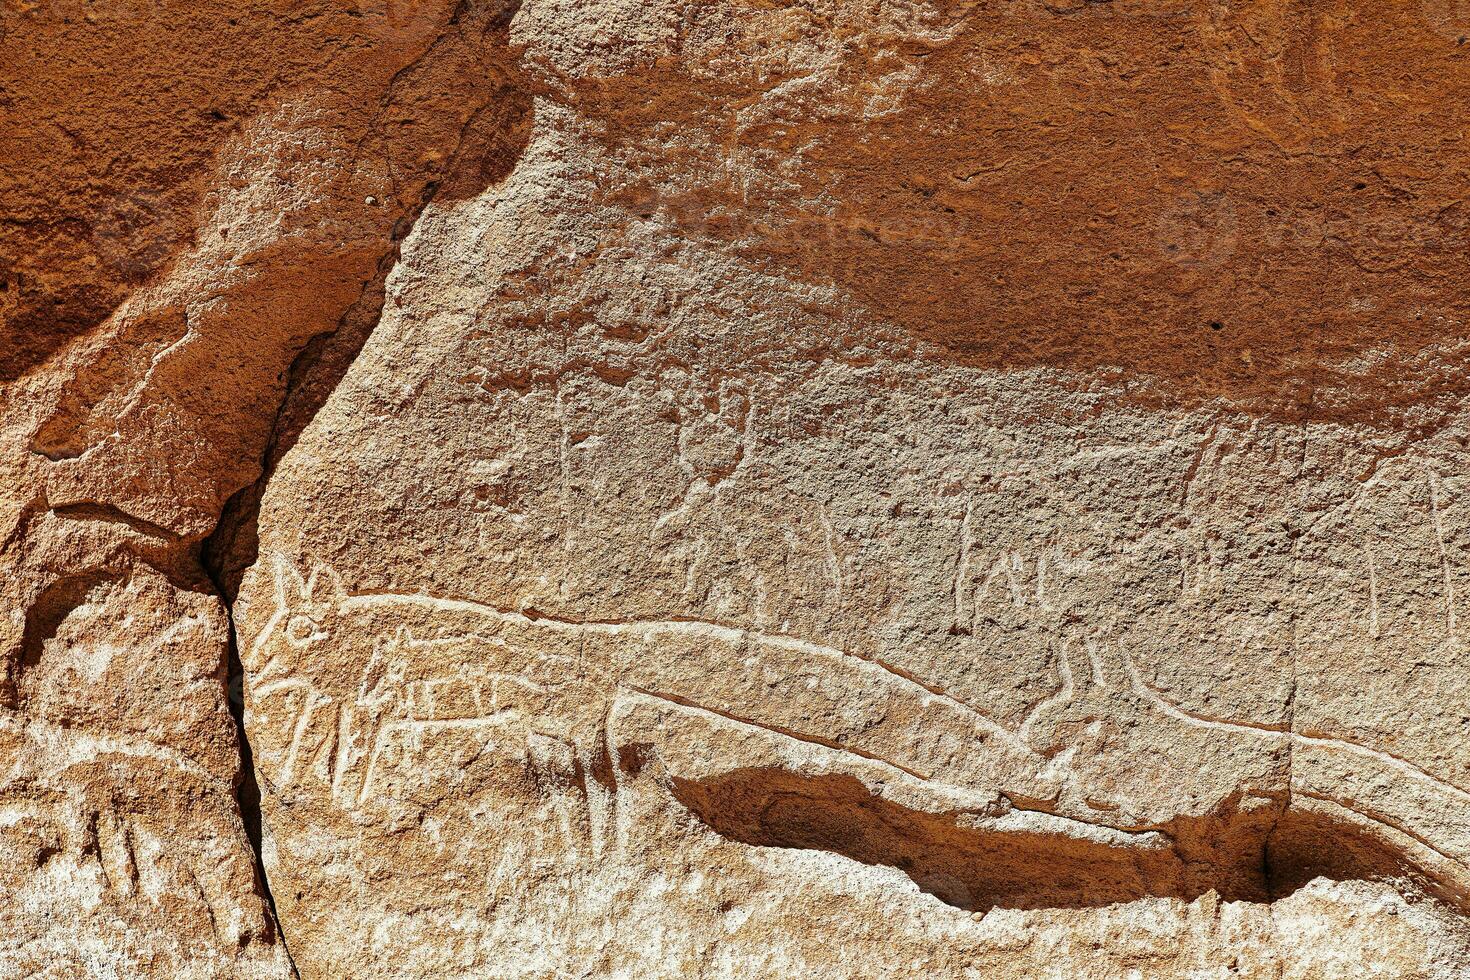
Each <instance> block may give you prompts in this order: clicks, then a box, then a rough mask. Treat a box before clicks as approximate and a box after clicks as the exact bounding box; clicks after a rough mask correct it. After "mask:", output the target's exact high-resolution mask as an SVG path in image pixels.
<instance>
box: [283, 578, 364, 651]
mask: <svg viewBox="0 0 1470 980" xmlns="http://www.w3.org/2000/svg"><path fill="white" fill-rule="evenodd" d="M271 574H272V576H273V578H274V582H275V593H276V610H277V614H278V617H279V623H280V625H279V627H278V629H279V631H280V634H281V636H282V637H283V638H284V640H285V642H286V644H287V645H289V646H291V647H293V648H295V649H298V650H300V649H305V648H307V647H313V646H317V645H319V644H322V643H325V642H327V641H329V640H331V639H332V638H333V636H335V635H336V633H337V629H336V627H337V619H338V616H339V611H340V609H341V606H342V603H343V601H344V600H346V598H347V590H346V589H345V588H344V587H343V585H342V578H341V576H339V575H338V574H337V572H336V570H334V569H333V568H332V567H331V566H330V565H324V564H318V565H317V566H315V568H313V569H312V572H311V576H310V577H309V578H306V579H303V578H302V577H301V573H300V572H299V571H298V570H297V569H296V566H295V565H293V564H292V563H291V562H290V561H288V560H287V559H286V558H285V556H283V555H280V554H277V555H274V556H273V557H272V559H271Z"/></svg>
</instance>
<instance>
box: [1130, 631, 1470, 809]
mask: <svg viewBox="0 0 1470 980" xmlns="http://www.w3.org/2000/svg"><path fill="white" fill-rule="evenodd" d="M1123 660H1124V663H1126V664H1127V666H1128V673H1129V674H1130V675H1131V677H1132V679H1133V686H1134V689H1135V690H1137V691H1138V693H1139V694H1141V695H1142V696H1143V697H1145V698H1147V699H1148V700H1149V701H1151V702H1152V703H1153V704H1154V705H1155V706H1156V707H1158V709H1159V710H1160V711H1162V712H1163V713H1164V714H1166V715H1168V716H1169V717H1171V718H1174V719H1176V720H1178V721H1181V722H1183V723H1184V724H1186V725H1192V726H1194V727H1197V728H1214V729H1221V730H1224V731H1232V732H1240V733H1244V734H1247V735H1255V736H1258V737H1260V736H1267V737H1273V736H1274V737H1276V738H1280V739H1282V740H1283V741H1288V740H1289V741H1291V742H1294V743H1296V744H1298V745H1310V746H1313V747H1316V748H1322V749H1331V750H1340V751H1343V752H1350V753H1352V754H1354V755H1359V756H1364V757H1366V758H1371V759H1374V760H1376V761H1378V762H1380V763H1382V764H1383V765H1386V766H1389V767H1390V768H1392V769H1396V770H1398V771H1399V772H1402V773H1404V774H1405V775H1407V776H1409V777H1410V778H1413V779H1419V780H1423V781H1425V782H1428V783H1431V784H1433V785H1435V786H1437V787H1439V788H1440V789H1443V790H1446V791H1448V792H1449V793H1451V794H1453V795H1456V796H1459V797H1461V798H1463V799H1465V800H1470V791H1467V790H1464V789H1461V788H1460V787H1459V786H1456V785H1455V784H1454V783H1451V782H1447V781H1446V780H1444V779H1441V778H1440V777H1439V776H1436V775H1434V774H1433V773H1431V772H1429V771H1428V770H1426V769H1421V768H1420V767H1419V766H1416V765H1414V763H1412V762H1409V761H1408V760H1407V759H1401V758H1399V757H1398V756H1396V755H1391V754H1390V753H1388V752H1385V751H1383V750H1381V749H1374V748H1370V747H1368V746H1366V745H1362V744H1360V743H1358V742H1352V741H1348V740H1347V739H1343V738H1329V737H1327V736H1324V735H1309V734H1305V733H1302V732H1294V731H1289V730H1288V729H1287V728H1286V727H1285V726H1283V725H1264V724H1254V723H1251V722H1243V721H1228V720H1221V719H1218V718H1211V717H1208V716H1206V715H1200V714H1196V713H1192V712H1189V711H1185V710H1184V709H1182V708H1180V707H1178V706H1177V705H1175V704H1173V703H1171V702H1169V701H1167V700H1165V699H1164V698H1163V697H1162V696H1161V695H1160V694H1159V693H1158V691H1156V690H1155V689H1154V688H1152V687H1151V686H1149V685H1148V684H1147V683H1145V682H1144V680H1143V678H1142V677H1141V676H1140V675H1139V673H1138V666H1137V665H1136V664H1135V663H1134V662H1133V657H1132V656H1131V655H1130V654H1129V653H1128V652H1127V651H1126V650H1124V651H1123Z"/></svg>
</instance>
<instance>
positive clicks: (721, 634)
mask: <svg viewBox="0 0 1470 980" xmlns="http://www.w3.org/2000/svg"><path fill="white" fill-rule="evenodd" d="M389 603H403V604H409V605H422V606H427V607H429V608H432V609H439V610H445V611H459V612H467V613H472V614H474V615H479V616H489V617H492V618H495V619H499V620H500V621H501V622H505V623H512V624H515V625H518V626H524V627H539V628H542V629H549V630H562V631H567V632H582V633H593V634H603V635H611V636H617V635H624V634H631V635H634V636H640V637H644V638H647V637H652V636H658V635H690V636H702V637H707V638H709V639H713V640H718V641H720V642H722V643H729V644H732V645H738V644H740V643H743V642H746V641H754V642H756V643H759V644H764V645H766V646H770V647H774V648H776V649H781V650H788V651H790V652H793V653H801V654H806V655H809V656H818V657H829V658H832V657H840V658H844V659H847V660H852V661H856V662H857V663H859V664H863V665H866V666H867V667H870V668H872V669H874V670H878V671H881V672H883V673H884V674H886V675H888V676H889V677H891V678H894V679H897V680H899V681H902V682H903V683H904V684H905V685H909V686H912V687H916V688H918V689H919V690H921V691H923V692H924V693H925V694H926V695H928V696H930V697H933V698H936V699H939V700H942V701H944V702H946V703H948V704H951V705H953V706H955V707H958V708H960V709H961V710H963V711H965V712H966V713H968V714H970V715H971V716H973V717H974V718H975V720H976V721H977V722H978V723H979V724H980V726H981V727H983V728H984V729H985V730H986V731H987V732H989V733H990V734H992V735H995V736H996V737H997V738H999V739H1001V740H1002V741H1004V742H1005V743H1006V744H1007V745H1010V746H1011V747H1013V748H1016V749H1019V750H1022V751H1025V752H1027V753H1028V754H1029V753H1030V750H1029V749H1028V748H1027V747H1026V745H1025V743H1023V742H1022V741H1021V740H1020V739H1019V738H1017V737H1016V735H1015V733H1014V732H1012V731H1010V730H1009V729H1007V728H1005V727H1004V726H1003V725H1001V724H999V723H998V722H996V721H994V720H993V719H991V718H989V717H987V716H986V715H984V714H983V713H981V712H980V711H978V710H977V709H976V708H974V707H973V706H971V705H968V704H966V703H965V702H963V701H960V700H959V699H957V698H955V697H954V696H952V695H950V694H947V693H945V692H944V691H943V690H942V689H940V688H937V687H931V686H929V685H927V684H925V683H923V682H921V681H919V680H918V679H917V678H915V677H914V676H913V675H911V674H909V673H907V672H906V671H903V670H901V669H899V668H896V667H894V666H892V665H890V664H887V663H884V662H882V661H881V660H877V659H869V658H868V657H863V656H860V655H858V654H855V653H851V652H849V651H847V650H841V649H838V648H836V647H829V646H824V645H822V644H819V643H814V642H812V641H810V640H803V639H800V638H798V637H793V636H785V635H782V634H773V633H761V632H757V631H754V630H748V629H740V628H737V627H734V626H726V625H724V624H721V623H714V622H710V621H708V620H701V619H694V618H689V619H662V620H659V619H649V620H571V619H561V618H556V617H551V616H546V615H541V614H537V615H534V616H532V615H529V614H527V613H524V612H519V611H512V610H506V609H498V608H496V607H494V606H488V605H484V604H483V603H478V602H471V601H468V600H464V599H444V598H440V597H438V596H431V595H425V594H422V593H414V594H404V593H393V592H370V593H361V594H358V595H352V596H348V597H346V598H345V599H343V600H342V604H341V605H342V608H343V609H344V610H345V609H351V608H353V607H358V608H371V607H372V606H375V605H383V604H389Z"/></svg>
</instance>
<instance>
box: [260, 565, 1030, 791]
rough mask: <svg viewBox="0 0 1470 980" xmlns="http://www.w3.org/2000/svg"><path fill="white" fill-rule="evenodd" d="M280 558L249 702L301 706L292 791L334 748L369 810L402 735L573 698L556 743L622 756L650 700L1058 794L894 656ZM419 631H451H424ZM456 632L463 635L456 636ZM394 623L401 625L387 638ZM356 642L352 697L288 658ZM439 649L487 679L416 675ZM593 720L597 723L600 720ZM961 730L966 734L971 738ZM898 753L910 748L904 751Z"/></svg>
mask: <svg viewBox="0 0 1470 980" xmlns="http://www.w3.org/2000/svg"><path fill="white" fill-rule="evenodd" d="M270 560H271V566H272V575H273V579H274V586H275V597H276V609H275V612H274V614H273V615H272V616H271V618H270V620H269V621H268V622H267V623H266V624H265V625H264V626H263V627H262V629H261V631H260V632H259V634H257V636H256V637H255V639H254V641H253V642H252V643H251V645H250V648H249V651H248V654H247V656H246V663H245V666H246V668H247V670H248V671H249V672H250V674H251V675H252V676H251V677H250V684H249V688H248V693H249V698H250V701H251V703H253V704H256V705H259V704H260V703H261V702H263V701H266V700H268V699H271V698H276V697H285V696H293V697H296V698H297V699H298V700H299V703H298V704H297V705H296V706H295V710H294V718H295V721H294V725H293V731H292V733H291V735H290V739H289V741H290V746H289V749H288V750H287V752H286V758H285V762H284V764H283V765H282V766H281V768H280V770H279V772H278V776H279V778H280V779H281V780H282V781H283V782H290V781H291V780H292V779H293V778H295V777H296V776H297V775H298V768H297V767H298V766H299V764H300V763H301V761H302V760H303V758H306V759H307V761H308V763H309V762H310V759H312V758H317V757H319V756H320V754H321V752H322V751H323V750H325V751H326V752H327V754H328V760H329V761H328V764H327V766H326V775H327V776H328V778H329V779H330V780H331V782H332V793H333V798H334V799H336V800H338V801H342V800H343V799H344V798H345V800H346V801H347V805H348V806H349V808H351V807H355V806H360V805H361V804H363V803H365V802H366V800H367V798H368V796H369V795H370V794H371V791H372V787H373V773H374V772H375V771H376V769H377V763H378V760H379V758H380V757H381V755H382V754H383V751H384V750H385V748H386V747H387V744H388V742H389V741H390V740H391V739H392V738H393V736H394V735H395V734H396V733H397V732H400V731H412V732H415V733H417V734H420V735H421V734H423V733H426V732H430V731H433V730H435V729H447V728H472V727H480V726H487V727H488V726H494V725H497V724H501V723H506V722H511V721H513V720H517V719H518V718H521V719H523V718H524V717H525V716H526V714H527V713H526V712H517V711H516V710H515V709H513V708H511V709H508V708H506V703H507V701H508V700H509V699H507V698H505V697H503V695H504V694H506V693H507V688H514V689H516V690H517V692H518V693H519V694H521V695H522V696H523V697H528V698H529V699H530V700H532V701H539V705H538V706H539V707H541V708H543V709H549V710H548V713H552V711H553V710H554V709H553V708H552V705H551V702H552V701H554V700H557V699H558V698H560V699H562V700H563V702H564V701H565V700H567V697H566V696H567V694H568V693H570V694H571V695H573V696H575V697H577V698H580V699H581V703H580V704H579V708H580V709H581V714H582V715H583V716H584V717H583V719H582V721H583V723H584V724H583V727H582V728H581V730H580V737H568V733H566V732H562V733H552V732H542V734H545V735H550V736H551V737H554V738H560V739H561V740H563V741H565V742H568V743H569V744H582V745H589V744H590V745H596V746H599V748H600V750H602V751H607V752H609V753H610V752H611V746H610V744H609V739H610V735H609V728H610V724H609V721H610V719H611V718H612V715H613V713H614V708H615V706H616V703H617V702H618V700H619V698H620V697H623V696H626V695H630V694H636V695H641V696H644V697H651V698H654V699H658V700H661V701H664V702H667V703H670V704H673V705H677V706H682V707H685V708H690V709H698V710H702V711H705V712H709V713H712V714H715V715H718V716H720V717H723V718H725V719H727V720H729V721H731V722H735V723H739V724H745V725H751V726H754V727H756V728H760V729H764V730H767V731H769V732H774V733H776V734H778V735H781V736H786V737H789V738H794V739H797V740H799V741H803V742H808V743H810V744H814V745H819V746H822V747H824V748H828V749H836V750H838V751H841V752H845V753H848V754H850V755H852V756H856V757H859V758H864V759H867V760H869V761H875V762H879V763H882V764H884V765H886V766H888V767H891V768H893V769H894V770H896V771H898V772H900V773H902V774H904V775H906V776H909V777H913V778H916V779H919V780H922V781H931V780H934V779H935V778H936V777H937V775H938V773H940V772H949V773H951V774H953V775H958V776H969V777H972V779H973V781H974V782H976V783H978V784H980V785H985V784H988V783H991V782H992V780H993V777H994V775H995V774H996V773H1009V774H1010V775H1011V776H1012V779H1011V780H1010V782H1012V783H1016V784H1019V785H1021V786H1022V787H1023V789H1024V790H1025V795H1027V796H1037V797H1044V796H1045V795H1046V793H1047V787H1048V786H1049V783H1048V782H1047V780H1046V777H1044V775H1043V770H1045V769H1046V768H1047V764H1046V760H1045V759H1044V758H1043V757H1042V756H1041V755H1040V754H1039V753H1037V752H1035V751H1034V750H1033V749H1031V748H1030V746H1028V745H1027V744H1026V742H1025V741H1024V739H1022V738H1021V737H1020V736H1019V735H1017V734H1016V733H1014V732H1012V731H1010V730H1009V729H1008V728H1006V727H1004V726H1003V725H1001V724H999V723H998V722H996V721H994V720H993V719H991V718H990V717H988V716H987V715H985V714H983V713H982V712H980V711H979V710H977V709H975V708H974V707H972V706H970V705H968V704H965V703H964V702H962V701H960V700H958V699H956V698H954V697H952V696H950V695H949V694H947V693H945V692H943V691H942V690H940V689H938V688H936V687H932V686H929V685H926V684H924V683H923V682H922V681H921V680H919V679H918V678H915V677H913V676H911V675H909V674H907V673H905V672H903V671H901V670H899V669H898V668H895V667H893V666H890V665H888V664H885V663H883V662H882V661H880V660H876V659H868V658H865V657H861V656H858V655H856V654H853V653H850V652H847V651H844V650H840V649H838V648H836V647H829V646H825V645H823V644H820V643H815V642H813V641H810V640H805V639H801V638H798V637H793V636H787V635H783V634H770V633H761V632H757V631H753V630H748V629H741V628H738V627H734V626H730V625H727V624H722V623H716V622H712V621H707V620H700V619H694V618H669V619H637V620H571V619H563V618H554V617H548V616H542V615H539V614H535V613H528V612H524V611H519V610H506V609H500V608H496V607H493V606H489V605H486V604H483V603H478V602H473V601H469V600H463V599H453V598H443V597H438V596H432V595H427V594H424V593H396V592H379V593H363V594H348V593H347V591H346V589H345V588H344V587H343V585H342V582H341V579H340V577H339V576H338V575H337V573H336V572H335V571H334V570H333V569H331V568H330V567H329V566H326V565H320V564H319V565H317V566H316V567H315V568H314V570H313V572H312V574H311V576H310V577H309V578H305V579H303V578H302V576H301V575H300V573H299V571H298V570H297V569H296V568H295V567H294V566H293V565H292V564H291V563H290V562H289V561H288V560H287V559H285V558H284V557H283V556H281V555H279V554H277V555H273V556H271V559H270ZM380 616H381V617H382V618H381V619H380V618H379V617H380ZM341 618H348V619H355V620H358V622H357V623H356V625H355V627H354V628H352V629H349V630H346V631H344V630H341V629H339V628H337V627H336V626H335V625H331V623H332V621H333V620H336V619H341ZM404 620H408V621H411V622H415V623H417V624H420V629H421V630H422V631H423V632H425V633H437V634H438V635H433V636H415V635H414V631H413V628H412V627H407V626H405V625H404ZM446 621H447V622H448V623H450V626H449V628H445V627H444V625H443V624H444V623H445V622H446ZM385 622H386V623H387V624H391V626H392V628H391V629H386V630H385V629H383V628H381V627H382V626H383V624H384V623H385ZM436 622H437V623H438V625H435V623H436ZM425 624H427V625H425ZM375 626H376V627H377V628H376V629H375ZM516 632H521V633H529V634H532V635H534V636H535V637H536V638H537V642H534V643H521V644H516V643H514V642H508V641H507V634H508V633H509V634H512V636H513V634H514V633H516ZM353 635H356V636H358V637H361V636H372V638H373V643H374V647H373V651H372V654H371V656H369V657H366V658H364V659H365V660H366V664H367V665H366V667H365V668H364V670H363V672H362V674H361V676H360V677H359V679H358V683H357V685H356V690H355V691H353V692H351V693H350V694H349V693H348V692H345V691H343V690H341V685H340V682H339V684H338V690H336V691H328V690H326V689H325V688H324V686H323V685H322V684H320V683H318V682H316V681H313V680H311V679H308V678H305V677H302V676H298V674H297V671H296V669H295V668H294V667H293V665H292V663H291V661H292V660H293V659H294V657H293V655H292V654H291V653H289V652H288V651H290V650H291V649H292V648H295V649H296V650H298V651H299V650H300V649H303V648H306V647H309V646H310V645H312V644H314V643H317V642H320V641H325V640H328V639H331V638H332V637H333V636H347V637H350V636H353ZM568 641H571V643H570V648H569V650H568V652H567V653H562V654H557V653H547V648H548V647H555V646H556V645H557V643H561V644H563V645H564V646H565V645H566V644H567V642H568ZM629 641H632V642H629ZM438 644H454V645H461V646H463V647H464V648H465V649H464V650H463V651H462V652H461V655H460V656H457V657H455V658H452V659H454V660H455V661H457V662H459V663H461V664H464V663H467V662H468V663H471V664H473V665H474V667H475V669H474V670H473V671H472V672H471V676H470V677H468V678H465V677H459V678H451V677H445V676H442V675H441V676H437V677H416V676H413V671H414V669H415V667H414V664H413V660H412V658H406V657H403V656H402V654H403V653H404V652H405V651H409V652H411V651H414V650H419V651H426V650H428V649H429V648H431V647H433V646H435V645H438ZM656 644H663V645H665V646H667V645H670V644H682V647H681V649H680V652H682V653H684V654H686V656H685V657H684V658H682V659H679V660H678V662H679V663H682V664H685V665H686V668H685V669H684V670H682V671H679V672H677V675H676V676H671V675H668V674H667V673H664V674H661V673H660V672H659V670H658V669H656V665H657V664H658V663H659V661H658V660H657V659H656V658H651V657H649V658H645V657H642V656H640V655H639V654H640V653H643V652H646V651H648V650H649V648H650V647H652V646H654V645H656ZM589 646H600V647H601V648H602V650H601V652H602V653H603V656H602V657H601V658H600V659H599V658H597V657H595V656H590V655H589V650H588V648H589ZM721 654H724V655H723V656H721ZM395 656H396V658H397V659H396V661H395ZM665 659H666V660H667V659H668V658H665ZM547 668H555V670H554V671H551V670H548V669H547ZM819 668H820V669H819ZM538 670H539V671H540V675H539V676H538V675H537V671H538ZM487 681H488V682H489V684H490V686H489V687H488V688H486V687H485V686H484V682H487ZM456 683H460V684H467V685H468V686H462V687H461V688H460V689H459V691H458V693H457V695H456V694H453V693H451V696H450V698H448V700H449V701H450V702H451V703H453V704H457V705H459V707H458V708H450V709H449V711H448V713H444V712H442V711H441V710H440V708H441V705H442V702H443V701H444V700H445V699H443V698H437V697H436V696H435V692H436V690H451V691H452V689H453V688H454V687H455V684H456ZM824 687H826V688H827V689H828V690H827V691H825V692H824V691H823V690H822V689H823V688H824ZM732 692H739V693H740V694H742V695H744V696H743V697H741V696H732ZM436 702H439V703H436ZM467 705H474V708H475V710H473V711H470V710H467V708H466V706H467ZM589 707H595V709H596V710H595V711H588V710H587V709H588V708H589ZM773 708H774V711H772V709H773ZM322 709H334V710H335V714H334V717H333V727H334V728H335V730H336V734H335V735H334V736H333V737H332V739H331V742H332V744H318V745H316V746H310V745H308V742H309V739H308V738H307V733H308V729H309V728H310V727H312V726H313V725H314V724H315V718H316V715H317V713H318V712H319V711H321V710H322ZM783 712H786V714H785V716H784V717H781V715H782V713H783ZM763 713H765V715H766V717H762V714H763ZM773 715H774V716H775V717H773ZM588 716H593V717H595V720H591V721H590V723H588V722H589V717H588ZM890 717H891V718H893V719H894V723H893V724H883V723H879V724H875V719H888V718H890ZM359 720H366V721H367V722H368V726H367V731H368V736H367V738H358V737H357V734H358V730H357V727H356V726H357V723H358V721H359ZM957 731H959V732H964V733H965V735H964V736H956V735H955V734H954V733H955V732H957ZM895 747H897V748H898V749H899V750H900V751H899V752H894V751H893V749H894V748H895ZM364 758H365V759H366V768H365V772H364V773H363V776H362V779H361V783H360V784H359V785H360V788H359V789H358V790H357V791H355V792H354V791H352V790H351V789H350V787H345V784H344V774H345V773H346V772H347V770H349V769H352V768H353V767H354V766H355V765H357V764H358V763H359V762H361V761H362V760H363V759H364ZM956 769H958V770H959V771H958V772H955V770H956ZM344 787H345V793H344Z"/></svg>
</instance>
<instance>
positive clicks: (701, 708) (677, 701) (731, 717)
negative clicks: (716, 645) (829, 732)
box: [625, 684, 932, 783]
mask: <svg viewBox="0 0 1470 980" xmlns="http://www.w3.org/2000/svg"><path fill="white" fill-rule="evenodd" d="M625 687H626V688H627V689H628V690H630V691H636V692H638V693H639V694H643V695H646V696H648V697H650V698H656V699H658V700H659V701H667V702H668V703H669V704H672V705H676V706H678V707H680V708H687V709H689V710H691V711H698V712H702V713H704V714H708V715H714V716H715V717H717V718H723V719H725V720H726V721H733V722H735V723H737V724H740V725H745V726H746V727H748V728H756V729H759V730H761V731H764V732H771V733H774V734H776V735H783V736H785V737H786V738H789V739H792V740H793V741H797V742H802V743H804V744H807V745H817V746H820V747H821V748H824V749H832V750H833V751H836V752H842V753H845V754H847V755H852V756H856V757H858V758H859V759H866V760H868V761H869V762H877V763H880V764H882V765H885V766H888V767H889V768H890V769H897V770H898V771H899V772H901V773H904V774H905V775H908V776H912V777H913V778H915V779H918V780H921V781H923V782H926V783H927V782H932V777H930V776H926V775H924V774H923V773H920V772H916V771H915V770H913V769H910V768H908V767H907V766H903V765H899V764H898V763H897V762H892V761H890V760H888V759H885V758H883V757H882V756H877V755H873V754H872V753H871V752H864V751H863V750H862V749H855V748H851V747H849V746H846V745H838V744H837V743H836V742H831V741H828V740H827V739H823V738H818V737H816V736H815V735H801V734H798V733H797V732H793V731H791V730H790V729H787V728H782V727H780V726H778V725H767V724H765V723H764V722H759V721H755V720H753V719H750V718H742V717H741V716H739V715H735V714H731V713H730V712H728V711H721V710H719V709H718V708H710V707H707V706H705V705H702V704H699V703H697V702H694V701H690V700H688V699H686V698H681V697H678V696H677V695H673V694H663V693H661V692H659V691H650V690H648V689H647V688H643V687H638V686H637V685H634V684H628V685H625Z"/></svg>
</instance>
